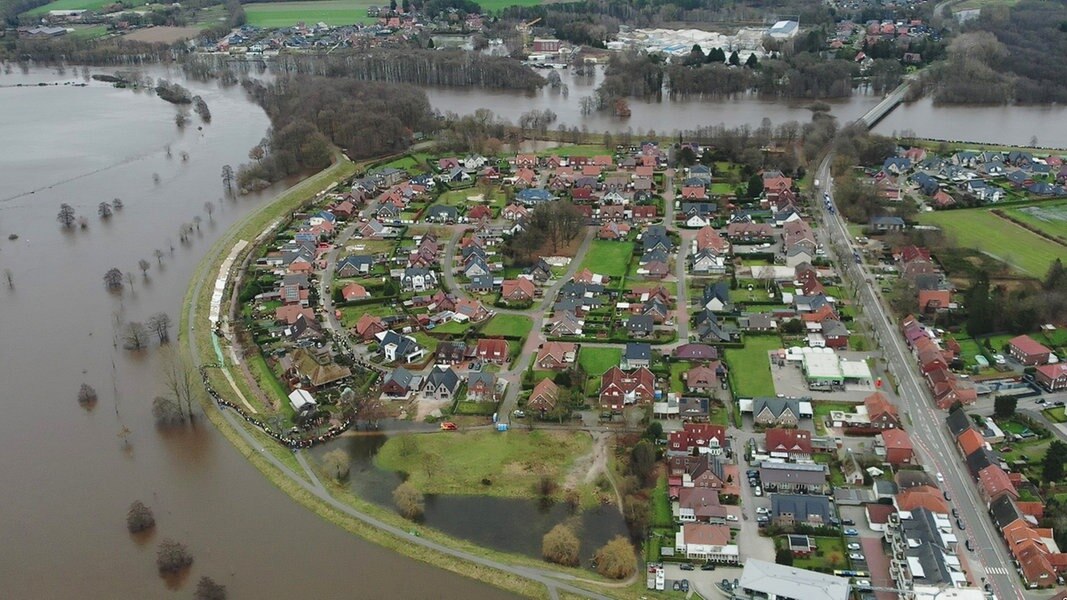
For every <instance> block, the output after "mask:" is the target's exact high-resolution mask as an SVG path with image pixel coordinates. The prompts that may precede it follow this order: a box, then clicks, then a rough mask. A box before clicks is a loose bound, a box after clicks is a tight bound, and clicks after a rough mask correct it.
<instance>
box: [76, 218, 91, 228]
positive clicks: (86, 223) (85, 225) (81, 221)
mask: <svg viewBox="0 0 1067 600" xmlns="http://www.w3.org/2000/svg"><path fill="white" fill-rule="evenodd" d="M78 227H81V228H82V229H88V228H89V219H86V218H85V217H78Z"/></svg>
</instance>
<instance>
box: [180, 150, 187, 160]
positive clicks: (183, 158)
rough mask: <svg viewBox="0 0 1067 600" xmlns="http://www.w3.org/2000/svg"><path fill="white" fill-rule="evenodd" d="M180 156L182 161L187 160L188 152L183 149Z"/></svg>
mask: <svg viewBox="0 0 1067 600" xmlns="http://www.w3.org/2000/svg"><path fill="white" fill-rule="evenodd" d="M180 156H181V157H182V162H189V153H188V152H185V151H184V150H183V151H182V153H181V154H180Z"/></svg>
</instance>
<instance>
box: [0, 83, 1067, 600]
mask: <svg viewBox="0 0 1067 600" xmlns="http://www.w3.org/2000/svg"><path fill="white" fill-rule="evenodd" d="M94 72H107V71H105V70H101V69H94ZM149 72H150V73H151V74H152V75H153V76H154V77H157V78H158V77H167V78H169V79H172V80H176V81H181V82H182V83H183V84H184V85H186V86H187V87H189V88H191V89H193V91H194V92H195V93H198V94H201V95H202V96H203V97H204V98H205V99H206V101H207V102H208V105H209V106H210V108H211V112H212V114H213V117H214V119H213V122H212V123H211V124H209V125H204V126H203V128H202V129H198V126H199V125H200V122H199V119H198V118H196V117H195V116H194V117H193V120H192V121H193V124H192V126H190V127H187V128H186V129H185V130H178V129H177V128H176V126H175V124H174V114H175V109H174V108H173V107H172V106H170V105H169V104H167V103H165V102H163V101H162V100H160V99H158V98H156V97H155V96H154V95H151V94H147V93H138V92H134V91H130V90H119V89H114V88H112V87H110V86H108V85H106V84H103V83H98V82H88V85H87V87H84V88H79V87H74V86H72V85H60V86H45V87H37V86H36V84H37V83H39V82H60V83H62V82H82V81H83V79H82V78H81V74H80V72H78V73H75V72H73V71H71V70H68V71H67V72H66V73H65V74H62V75H60V74H57V73H56V72H54V71H48V70H43V69H42V70H33V71H30V72H29V73H27V74H23V73H20V72H17V71H16V72H15V73H13V74H0V272H2V270H3V269H10V270H11V271H12V274H13V279H14V289H8V288H7V286H6V281H4V279H3V277H2V276H0V406H2V409H3V411H2V413H0V475H2V479H0V481H2V482H3V486H2V487H0V506H3V508H2V509H0V540H2V541H3V544H2V546H0V598H156V597H168V598H172V597H186V596H188V595H189V594H190V591H189V590H190V589H191V587H192V586H193V584H194V583H195V580H196V579H197V578H199V577H200V576H201V575H210V576H212V577H213V578H215V579H216V580H217V581H219V582H221V583H223V584H225V585H227V586H228V587H229V589H230V591H231V592H232V597H235V598H253V597H256V598H287V597H296V596H298V595H306V596H308V597H315V598H342V597H357V598H381V597H405V598H503V597H508V595H507V594H505V593H504V592H502V591H499V590H497V589H495V588H492V587H489V586H486V585H484V584H482V583H479V582H476V581H472V580H469V579H466V578H463V577H459V576H456V575H453V574H451V573H448V572H445V571H442V570H439V569H436V568H433V567H430V566H427V565H424V564H422V563H419V562H417V561H412V560H409V559H406V558H404V557H401V556H399V555H397V554H394V553H392V552H389V551H387V550H384V549H382V548H380V547H377V546H375V545H373V544H369V543H367V542H364V541H363V540H361V539H359V538H357V537H355V536H353V535H350V534H348V533H346V532H344V531H343V530H341V529H339V528H337V527H335V526H333V525H331V524H329V523H326V522H325V521H322V520H321V519H319V518H318V517H316V516H315V515H314V514H312V513H311V512H309V511H307V510H305V509H304V508H303V507H301V506H300V505H298V504H296V503H295V502H293V501H292V500H290V499H289V498H288V497H287V496H286V495H285V494H283V493H282V492H280V491H279V490H277V489H276V488H274V487H273V486H272V485H271V484H270V483H268V482H267V481H266V480H265V479H264V478H263V477H262V476H261V475H260V474H259V472H258V471H257V470H256V469H255V468H254V467H253V466H251V465H250V464H249V463H248V462H247V461H246V460H245V459H244V458H243V457H242V456H241V455H239V454H238V453H237V452H236V451H235V450H234V448H233V447H232V446H231V445H230V444H229V443H228V442H227V441H226V440H225V439H224V438H222V437H221V436H220V435H219V434H218V433H217V432H216V431H215V430H214V429H213V428H212V426H211V425H210V424H208V423H206V422H202V423H201V425H200V426H199V427H197V428H196V429H195V430H189V431H186V432H184V433H175V434H169V435H161V434H160V433H159V432H157V431H156V429H155V427H154V426H153V423H152V418H151V414H150V402H151V399H152V398H153V397H154V396H155V395H157V394H159V393H162V391H163V390H162V386H161V384H160V379H161V378H160V377H159V365H158V354H159V352H158V350H157V349H155V348H152V349H151V350H149V351H147V352H144V353H143V354H139V355H136V354H131V353H129V352H127V351H125V350H122V349H121V344H118V347H116V343H115V339H116V336H117V334H118V331H119V329H118V328H117V327H116V325H115V323H123V322H126V321H131V320H137V321H140V320H145V319H146V318H147V317H148V316H149V315H151V314H152V313H155V312H159V311H164V312H167V313H169V314H170V315H171V317H172V318H173V319H174V320H175V321H177V320H178V317H179V314H178V313H179V308H180V304H181V301H182V297H183V295H184V293H185V290H186V286H187V284H188V281H189V279H190V277H191V275H192V272H193V269H194V267H195V265H196V264H197V263H198V262H199V260H200V259H201V258H202V257H203V255H204V253H205V252H206V251H207V249H208V248H209V247H210V246H211V244H212V243H213V241H214V240H215V239H217V237H218V236H219V235H220V234H221V233H222V232H223V231H225V229H226V228H227V227H228V226H229V225H230V224H232V223H234V222H235V221H237V220H238V219H239V218H240V217H242V216H243V215H246V214H248V212H249V211H251V210H254V209H255V208H256V207H257V206H260V205H261V204H262V203H263V202H265V201H267V200H268V199H269V197H270V195H271V194H273V193H276V192H277V190H268V191H267V192H265V193H264V194H262V195H259V196H255V197H244V198H240V199H237V200H226V201H221V200H219V198H220V197H221V196H222V194H221V191H222V189H221V182H220V177H219V173H220V169H221V165H223V164H227V163H228V164H232V165H234V166H237V165H239V164H240V163H242V162H244V161H246V160H247V152H248V149H249V148H250V147H251V146H252V145H254V144H255V143H256V142H258V141H259V140H260V139H261V138H262V137H263V135H264V132H265V131H266V129H267V127H268V121H267V119H266V117H265V115H264V114H263V112H262V111H261V110H260V109H259V108H258V107H256V106H255V105H253V104H251V103H250V102H248V100H247V99H246V98H245V97H244V95H243V93H242V92H241V91H240V89H239V88H236V87H235V88H230V89H221V88H219V87H216V86H214V85H213V84H201V83H195V82H188V81H185V80H184V77H182V76H181V75H180V73H176V72H173V73H168V72H166V71H165V70H164V69H162V68H154V69H152V70H150V71H149ZM564 80H565V81H568V82H569V85H570V95H569V97H568V98H563V97H562V95H561V94H558V93H557V92H553V91H551V90H542V91H541V92H538V93H536V94H534V95H532V96H527V95H523V94H515V93H508V92H486V91H479V90H441V89H429V90H427V91H428V94H429V96H430V98H431V101H432V102H433V103H434V106H435V107H436V108H439V109H441V110H442V111H448V110H452V111H456V112H462V113H465V112H472V111H473V110H474V109H476V108H479V107H486V108H490V109H492V110H493V111H494V112H496V113H497V114H499V115H501V116H504V117H506V118H509V119H512V120H517V118H518V115H519V114H521V113H522V112H525V111H527V110H530V109H532V108H551V109H552V110H554V111H556V112H557V113H558V114H559V115H560V122H562V123H566V124H567V125H579V126H580V125H582V124H583V123H584V124H586V125H587V126H588V127H589V129H590V130H592V131H601V130H604V129H613V130H622V129H626V128H628V127H629V128H633V129H634V131H639V130H645V131H647V130H649V129H655V130H657V131H659V132H666V131H673V130H676V129H688V128H691V127H694V126H698V125H704V124H718V123H724V124H726V125H738V124H742V123H747V124H749V125H753V126H757V125H759V123H760V121H761V120H762V119H763V117H768V118H770V119H771V120H772V121H773V122H775V123H780V122H783V121H787V120H794V119H795V120H800V121H805V120H807V119H808V118H809V114H808V112H807V110H806V109H805V108H804V107H803V105H801V104H787V103H779V102H764V101H758V100H754V99H750V98H749V99H746V98H741V99H732V100H718V101H711V102H700V101H692V100H690V101H684V102H663V103H643V102H634V103H632V108H633V112H634V116H633V118H631V119H630V120H629V121H622V120H618V119H613V118H611V117H607V116H603V115H596V116H592V117H590V118H587V119H583V117H582V115H581V114H580V110H579V108H578V107H579V98H580V97H581V96H583V95H588V94H589V93H590V92H591V91H592V89H593V87H594V86H595V80H594V81H592V82H577V81H573V80H572V78H570V77H569V75H566V74H565V75H564ZM19 84H22V85H24V86H28V87H16V86H18V85H19ZM876 101H877V99H876V98H872V97H868V96H856V97H853V98H852V99H849V100H846V101H842V102H837V103H834V104H833V112H834V114H837V115H838V116H839V117H840V118H841V119H842V120H848V119H851V118H855V117H857V116H859V115H860V114H862V113H863V112H864V111H865V110H867V108H869V106H871V105H873V104H874V103H875V102H876ZM1065 113H1067V109H1065V108H1063V107H1053V108H1024V109H1019V108H1010V109H1009V108H1004V107H996V108H976V109H968V108H957V107H954V108H943V107H934V106H932V105H931V104H930V103H929V102H927V101H921V102H918V103H915V104H912V105H908V106H904V107H901V108H900V109H898V110H897V111H896V112H894V113H893V114H892V115H891V116H890V117H889V118H888V119H886V121H884V122H883V123H882V124H881V125H879V128H878V130H879V131H883V132H885V133H890V132H892V131H895V130H896V131H900V130H904V129H909V130H912V131H915V132H917V133H918V134H919V135H926V136H932V137H940V138H947V139H967V140H981V141H989V142H1001V143H1028V142H1029V141H1030V138H1031V137H1034V136H1036V137H1037V138H1038V141H1039V143H1041V144H1042V145H1050V146H1061V147H1063V146H1067V130H1065V127H1067V118H1065V117H1067V114H1065ZM168 145H169V146H170V147H171V154H172V156H171V158H168V157H167V156H166V151H165V148H166V147H167V146H168ZM182 152H187V153H188V160H187V161H183V160H182V159H181V153H182ZM153 174H157V175H158V178H159V182H158V183H155V182H154V181H153ZM116 197H118V198H121V199H122V200H123V202H124V203H125V209H124V210H122V211H121V212H118V213H116V214H115V216H114V217H113V218H112V219H111V220H110V221H108V222H103V221H101V220H100V219H99V218H97V216H96V207H97V205H98V204H99V203H100V202H101V201H110V200H112V199H113V198H116ZM206 201H213V202H215V203H216V205H217V209H216V210H215V212H214V215H213V217H212V218H211V219H209V218H208V216H207V214H206V213H205V212H204V208H203V206H204V203H205V202H206ZM63 202H66V203H69V204H71V205H72V206H73V207H74V208H75V210H76V211H77V213H78V214H79V215H85V216H86V217H87V218H88V221H89V227H88V229H86V230H77V231H72V232H64V231H61V229H60V227H59V225H58V223H57V222H56V220H55V216H56V212H57V210H58V207H59V204H60V203H63ZM198 214H199V215H200V216H201V217H202V219H203V222H202V223H201V225H200V231H199V232H198V233H197V234H195V235H194V236H193V239H192V242H191V243H190V244H188V245H182V244H180V243H178V228H179V225H180V224H181V223H183V222H190V223H191V222H192V221H193V217H194V216H196V215H198ZM9 234H17V235H18V236H19V239H17V240H8V235H9ZM170 240H173V242H174V246H175V249H174V251H173V253H172V252H171V251H170V242H169V241H170ZM157 248H158V249H162V250H163V251H164V252H165V256H164V258H163V266H162V267H160V266H157V264H156V261H155V259H154V258H153V256H152V253H153V251H154V250H155V249H157ZM141 258H144V259H147V260H148V261H149V262H150V263H151V264H152V266H151V269H150V271H149V277H148V279H147V280H145V279H144V278H143V277H141V275H140V273H139V271H138V267H137V261H138V260H139V259H141ZM111 267H117V268H119V269H120V270H122V271H123V272H127V271H128V272H131V273H133V274H134V279H135V282H134V285H133V286H132V288H131V287H130V286H127V289H126V292H125V293H124V294H123V295H121V296H114V295H111V294H108V293H107V292H106V291H105V290H104V287H103V281H102V277H103V274H104V272H105V271H107V270H108V269H109V268H111ZM174 333H176V331H175V332H174ZM83 382H84V383H89V384H90V385H92V386H94V387H95V388H96V390H97V392H98V393H99V397H100V399H99V402H98V404H97V405H96V407H95V408H94V409H93V410H92V411H91V412H87V411H85V410H83V409H82V408H81V407H79V406H78V404H77V402H76V394H77V390H78V386H79V385H80V384H82V383H83ZM124 427H125V428H128V429H129V436H128V437H129V442H130V448H129V450H128V451H126V450H124V447H123V444H122V442H121V440H120V438H119V437H118V434H119V433H120V431H122V430H123V428H124ZM136 499H140V500H142V501H144V502H145V503H147V504H149V505H150V506H151V507H152V508H153V509H154V510H155V513H156V517H157V521H158V527H157V530H156V532H155V534H154V537H152V538H150V539H149V540H147V541H145V540H135V539H133V538H131V537H130V536H129V535H128V534H127V533H126V531H125V527H124V516H125V511H126V509H127V507H128V506H129V504H130V502H132V501H133V500H136ZM442 506H445V505H444V504H442ZM164 537H172V538H175V539H177V540H180V541H182V542H184V543H186V544H188V545H189V547H190V549H191V550H192V552H193V554H194V556H195V559H196V562H195V564H194V566H193V569H192V572H191V573H190V577H189V578H188V579H187V581H186V582H185V584H184V585H185V587H184V589H183V591H181V592H177V594H178V595H177V596H176V595H175V592H173V591H171V590H168V588H167V587H166V584H165V582H164V581H163V580H161V579H160V578H159V577H158V576H157V574H156V572H155V567H154V561H153V557H154V552H155V544H156V543H157V542H158V541H159V540H161V539H162V538H164Z"/></svg>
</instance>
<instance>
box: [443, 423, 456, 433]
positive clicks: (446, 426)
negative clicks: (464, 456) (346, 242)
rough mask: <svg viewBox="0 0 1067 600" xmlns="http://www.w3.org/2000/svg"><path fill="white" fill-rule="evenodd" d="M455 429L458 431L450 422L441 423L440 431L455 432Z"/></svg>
mask: <svg viewBox="0 0 1067 600" xmlns="http://www.w3.org/2000/svg"><path fill="white" fill-rule="evenodd" d="M457 429H459V427H457V426H456V424H455V423H453V422H451V421H445V422H444V423H441V431H456V430H457Z"/></svg>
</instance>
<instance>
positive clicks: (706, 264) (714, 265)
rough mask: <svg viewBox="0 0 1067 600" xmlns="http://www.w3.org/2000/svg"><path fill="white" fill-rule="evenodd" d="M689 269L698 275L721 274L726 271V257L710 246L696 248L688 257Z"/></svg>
mask: <svg viewBox="0 0 1067 600" xmlns="http://www.w3.org/2000/svg"><path fill="white" fill-rule="evenodd" d="M689 270H690V271H691V272H692V273H697V274H700V275H722V274H723V273H725V272H726V259H725V258H724V257H723V256H722V255H721V254H717V253H716V252H715V251H714V250H712V249H711V248H705V249H703V250H697V252H696V253H695V254H693V255H692V256H691V257H690V269H689Z"/></svg>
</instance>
